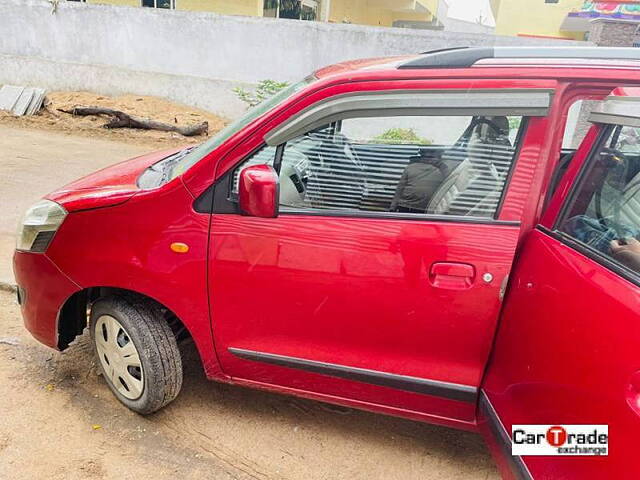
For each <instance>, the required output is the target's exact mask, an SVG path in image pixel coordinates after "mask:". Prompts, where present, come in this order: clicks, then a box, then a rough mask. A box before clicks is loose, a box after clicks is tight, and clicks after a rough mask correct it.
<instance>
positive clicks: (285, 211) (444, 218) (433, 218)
mask: <svg viewBox="0 0 640 480" xmlns="http://www.w3.org/2000/svg"><path fill="white" fill-rule="evenodd" d="M280 215H301V216H313V217H337V218H375V219H378V220H413V221H421V222H447V223H472V224H475V225H502V226H505V227H519V226H520V222H518V221H512V220H495V219H493V218H489V217H464V216H461V215H459V216H458V215H432V214H419V213H398V212H377V211H356V210H320V209H318V210H311V209H309V210H301V209H300V210H298V209H294V208H287V207H282V208H281V209H280Z"/></svg>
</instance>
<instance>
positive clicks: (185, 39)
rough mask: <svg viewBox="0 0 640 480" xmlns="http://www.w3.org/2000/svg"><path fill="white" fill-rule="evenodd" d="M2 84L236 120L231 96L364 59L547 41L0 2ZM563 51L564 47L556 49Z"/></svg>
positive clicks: (38, 1) (31, 0) (237, 107)
mask: <svg viewBox="0 0 640 480" xmlns="http://www.w3.org/2000/svg"><path fill="white" fill-rule="evenodd" d="M0 11H1V12H2V14H1V15H0V32H2V36H1V37H0V83H21V84H28V85H40V86H43V87H46V88H48V89H84V90H90V91H95V92H99V93H105V94H117V93H124V92H129V93H133V94H152V95H162V96H166V97H168V98H170V99H172V100H175V101H179V102H183V103H186V104H190V105H194V106H198V107H202V108H206V109H209V110H212V111H215V112H217V113H221V114H223V115H226V116H229V117H234V116H236V115H238V114H239V113H241V112H242V111H243V110H244V104H243V103H241V102H239V101H238V100H237V99H236V98H235V95H234V94H233V93H232V92H231V87H232V86H236V85H246V84H253V83H256V82H258V81H260V80H263V79H274V80H286V81H295V80H297V79H300V78H302V77H304V76H306V75H307V74H309V73H310V72H311V71H313V70H316V69H318V68H319V67H322V66H325V65H329V64H332V63H336V62H340V61H344V60H348V59H354V58H364V57H376V56H386V55H398V54H406V53H416V52H423V51H426V50H431V49H438V48H445V47H452V46H458V45H522V44H526V45H548V44H550V43H554V42H553V41H550V40H539V39H521V38H516V37H495V36H490V35H482V34H472V33H449V32H432V31H423V30H406V29H394V28H376V27H364V26H357V25H335V24H328V23H323V22H303V21H296V20H281V19H278V20H276V19H269V18H256V17H241V16H222V15H217V14H211V13H200V12H180V11H167V10H156V9H151V8H132V7H116V6H108V5H90V4H82V3H76V2H61V3H60V5H59V7H58V12H57V13H56V14H55V15H52V14H51V8H50V6H49V4H48V3H47V2H45V1H44V0H0ZM562 44H566V42H562Z"/></svg>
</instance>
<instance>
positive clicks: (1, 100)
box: [0, 85, 24, 112]
mask: <svg viewBox="0 0 640 480" xmlns="http://www.w3.org/2000/svg"><path fill="white" fill-rule="evenodd" d="M23 90H24V87H17V86H15V85H5V86H3V87H2V88H0V110H7V111H9V112H10V111H12V110H13V107H15V105H16V102H17V101H18V99H19V98H20V95H22V92H23Z"/></svg>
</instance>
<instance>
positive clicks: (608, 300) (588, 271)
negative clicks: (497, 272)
mask: <svg viewBox="0 0 640 480" xmlns="http://www.w3.org/2000/svg"><path fill="white" fill-rule="evenodd" d="M616 93H617V95H618V96H617V97H616V96H613V97H610V99H609V100H607V101H606V102H604V103H603V104H602V106H600V107H598V111H597V112H596V113H594V114H593V117H592V120H593V121H594V122H595V123H596V126H594V127H593V129H592V130H591V131H590V133H589V134H588V136H587V138H586V139H585V141H584V143H583V145H582V147H581V148H580V150H579V151H578V154H577V155H576V158H575V162H574V163H573V164H572V165H571V167H570V168H569V171H568V172H567V174H566V175H565V177H566V178H565V179H564V180H563V181H562V182H561V183H560V186H559V188H558V190H557V192H556V194H555V197H554V199H553V200H552V202H551V204H550V206H549V208H548V210H547V212H546V214H545V217H544V218H543V221H542V222H541V224H540V225H539V226H538V227H537V228H536V229H535V230H534V231H533V232H531V234H530V235H529V236H528V237H527V238H526V240H525V242H524V245H523V248H522V250H521V252H520V253H519V256H518V260H517V264H516V265H515V267H514V271H513V274H512V280H511V282H510V289H509V291H508V292H507V296H506V299H505V306H504V310H503V315H502V319H501V322H500V327H499V330H498V335H497V340H496V345H495V350H494V354H493V356H492V360H491V362H490V365H489V368H488V373H487V376H486V380H485V382H484V385H483V394H482V399H481V412H482V415H483V417H484V419H485V420H486V424H485V431H486V432H487V433H489V431H492V436H493V438H494V439H496V440H497V442H496V443H494V445H493V446H494V448H495V449H496V453H498V457H499V458H501V459H502V460H501V464H502V467H503V472H504V473H505V476H506V477H510V476H515V477H518V478H530V477H533V478H566V479H573V478H576V479H590V478H594V479H595V478H598V479H599V478H638V477H640V465H639V464H638V462H637V461H635V455H636V450H637V449H636V445H635V439H636V438H637V435H638V433H639V432H640V418H639V416H640V356H639V355H638V350H639V349H640V242H639V241H638V239H640V142H639V141H638V139H639V138H640V129H639V128H638V127H640V95H639V94H640V90H637V89H630V90H626V91H624V90H621V91H617V92H616ZM513 425H543V426H547V427H549V426H555V427H562V428H564V429H565V431H567V432H568V433H571V432H572V431H573V430H572V429H574V430H575V428H580V427H570V426H571V425H604V426H608V432H609V436H610V440H611V441H610V447H609V449H608V455H607V456H604V455H600V456H598V455H595V456H575V452H578V450H577V449H575V450H571V451H572V452H574V453H573V455H572V456H564V457H560V456H537V455H535V456H534V455H530V456H518V455H511V449H512V444H513V443H514V438H513V437H512V435H511V433H512V427H513ZM585 428H588V429H589V430H590V431H591V430H593V428H595V427H585ZM600 428H602V427H600ZM543 429H544V428H543ZM540 443H541V444H542V445H543V446H544V447H548V445H547V444H548V443H549V442H548V441H547V440H546V439H543V440H542V441H541V442H540ZM552 443H553V442H552ZM575 445H576V443H575V442H573V444H571V442H569V443H567V441H565V443H562V442H560V446H561V447H570V446H571V447H572V446H575ZM582 446H583V447H588V446H589V445H588V444H587V445H582ZM500 450H501V452H500ZM565 451H566V452H568V451H570V450H565ZM555 452H558V450H557V448H556V450H555ZM592 453H593V451H592Z"/></svg>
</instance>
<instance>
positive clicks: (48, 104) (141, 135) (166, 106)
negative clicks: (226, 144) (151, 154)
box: [0, 92, 228, 148]
mask: <svg viewBox="0 0 640 480" xmlns="http://www.w3.org/2000/svg"><path fill="white" fill-rule="evenodd" d="M76 106H84V107H89V106H91V107H108V108H112V109H115V110H121V111H123V112H125V113H128V114H129V115H134V116H137V117H141V118H150V119H153V120H157V121H159V122H163V123H169V124H175V125H178V126H182V127H186V126H189V125H194V124H199V123H202V122H204V121H206V122H208V124H209V134H208V135H199V136H195V137H183V136H182V135H180V134H178V133H172V132H161V131H156V130H135V129H131V128H118V129H106V128H102V125H104V124H105V123H107V122H108V120H109V118H110V117H106V116H87V117H79V116H73V115H71V114H69V113H64V112H61V111H60V110H71V109H73V108H74V107H76ZM226 123H228V121H227V120H226V119H224V118H221V117H219V116H217V115H214V114H212V113H210V112H206V111H204V110H199V109H197V108H193V107H188V106H185V105H180V104H176V103H173V102H170V101H168V100H165V99H163V98H158V97H148V96H142V95H123V96H119V97H110V96H107V95H97V94H95V93H89V92H48V93H47V98H46V100H45V107H44V108H43V109H42V110H41V111H40V112H39V113H38V114H37V115H33V116H28V117H27V116H25V117H14V116H12V115H11V114H9V113H7V112H3V111H0V126H7V127H11V128H31V129H38V130H41V131H42V130H53V131H58V132H64V133H68V134H72V135H79V136H86V137H91V138H103V139H108V140H114V141H120V142H127V143H135V144H139V145H148V146H149V147H150V148H153V147H154V146H155V147H157V148H163V147H166V146H175V145H183V144H190V143H200V142H202V141H204V140H206V139H207V137H209V136H211V135H213V134H215V133H216V132H218V131H219V130H221V129H222V128H223V127H224V126H225V124H226Z"/></svg>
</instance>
